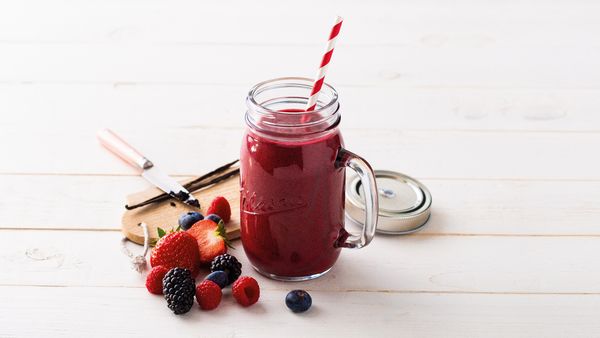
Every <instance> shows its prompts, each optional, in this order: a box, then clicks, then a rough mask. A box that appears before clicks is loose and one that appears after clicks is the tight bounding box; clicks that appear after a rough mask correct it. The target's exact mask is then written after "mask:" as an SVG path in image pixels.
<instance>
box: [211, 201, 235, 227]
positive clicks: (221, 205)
mask: <svg viewBox="0 0 600 338" xmlns="http://www.w3.org/2000/svg"><path fill="white" fill-rule="evenodd" d="M206 214H207V215H210V214H217V215H219V217H221V219H222V220H223V222H225V223H227V222H229V220H230V219H231V206H230V205H229V202H228V201H227V199H226V198H225V197H223V196H217V197H215V199H213V200H212V202H210V206H209V207H208V209H207V210H206Z"/></svg>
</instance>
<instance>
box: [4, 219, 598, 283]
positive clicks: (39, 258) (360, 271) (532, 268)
mask: <svg viewBox="0 0 600 338" xmlns="http://www.w3.org/2000/svg"><path fill="white" fill-rule="evenodd" d="M0 234H2V236H1V238H0V244H1V245H0V264H2V266H3V267H4V268H5V269H6V270H7V271H9V272H15V273H6V274H3V275H0V285H30V286H86V287H94V286H103V287H105V286H111V287H112V286H119V287H128V288H132V287H134V288H143V287H144V285H143V281H144V276H140V275H138V274H137V273H135V272H134V271H131V269H130V264H129V260H128V259H127V257H126V256H125V255H123V253H122V252H121V250H120V243H119V239H120V238H121V234H120V233H118V232H113V231H110V232H106V231H104V232H97V231H39V230H36V231H33V230H2V231H0ZM599 243H600V238H599V237H597V236H594V237H591V236H589V237H588V236H559V237H554V236H516V237H515V236H429V235H424V234H423V235H418V236H412V237H396V236H379V237H377V238H376V239H375V240H374V242H373V245H372V246H369V247H367V248H365V249H363V250H344V251H343V252H342V254H341V256H340V260H339V262H338V264H336V265H335V267H334V269H333V270H332V271H331V273H330V274H329V275H328V276H327V277H326V278H322V279H317V280H314V281H310V282H305V283H302V284H286V283H281V282H275V281H270V280H267V279H265V278H261V277H259V276H258V275H257V273H256V272H254V271H253V270H252V269H251V268H250V265H249V263H248V261H247V259H246V257H245V255H244V253H243V249H242V247H241V243H240V242H239V241H236V242H235V243H234V244H235V247H236V250H235V251H232V253H233V254H234V255H236V256H238V257H240V260H241V261H242V264H243V265H244V267H245V268H244V269H243V272H244V274H248V275H251V276H255V277H256V278H258V279H259V280H260V283H261V285H262V287H263V288H264V289H266V290H288V291H289V290H291V289H290V288H295V287H297V286H298V287H302V288H304V289H306V290H310V291H335V292H338V291H348V292H350V291H357V290H358V291H370V292H384V293H385V292H457V293H519V294H520V293H528V294H600V275H598V274H595V273H590V271H596V270H598V269H599V268H600V262H599V261H598V260H590V259H589V257H594V255H595V250H596V248H597V246H598V245H599ZM131 250H134V251H135V250H140V248H139V247H137V246H135V245H132V246H131ZM392 253H393V254H392ZM490 262H493V264H491V263H490ZM16 272H18V273H16ZM371 276H376V277H371Z"/></svg>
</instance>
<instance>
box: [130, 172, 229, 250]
mask: <svg viewBox="0 0 600 338" xmlns="http://www.w3.org/2000/svg"><path fill="white" fill-rule="evenodd" d="M188 181H189V180H184V181H180V183H181V184H182V185H183V184H185V183H187V182H188ZM161 193H162V191H160V190H159V189H158V188H150V189H146V190H143V191H140V192H137V193H132V194H130V195H128V196H127V204H128V205H134V204H136V203H141V202H144V201H146V200H148V199H150V198H153V197H155V196H158V195H160V194H161ZM193 195H194V196H195V197H196V198H197V199H198V201H199V202H200V207H201V209H200V210H198V208H194V207H191V206H189V205H187V204H184V203H181V202H179V201H175V200H173V199H169V200H167V201H163V202H158V203H154V204H150V205H147V206H143V207H140V208H137V209H133V210H125V211H124V212H123V217H122V218H121V231H122V232H123V234H124V235H125V236H126V237H127V238H129V240H131V241H133V242H135V243H137V244H140V245H143V244H144V231H143V229H142V228H141V227H139V226H138V224H140V223H142V222H143V223H146V225H147V226H148V235H149V240H150V242H151V243H155V242H156V241H158V239H159V237H158V232H157V230H158V228H159V227H160V228H162V229H163V230H165V231H169V230H170V229H176V228H177V227H178V220H179V217H180V216H181V214H183V213H186V212H188V211H200V212H202V213H203V214H204V215H205V216H206V215H208V212H207V210H208V207H209V206H210V203H211V202H212V200H213V199H214V198H215V197H217V196H223V197H225V198H226V199H227V201H228V202H229V205H230V207H231V219H230V220H229V222H227V224H226V226H225V232H226V234H227V238H229V239H236V238H239V237H240V212H239V211H240V183H239V176H237V175H236V176H233V177H231V178H229V179H227V180H225V181H223V182H220V183H219V184H216V185H213V186H210V187H207V188H204V189H201V190H198V191H195V192H193Z"/></svg>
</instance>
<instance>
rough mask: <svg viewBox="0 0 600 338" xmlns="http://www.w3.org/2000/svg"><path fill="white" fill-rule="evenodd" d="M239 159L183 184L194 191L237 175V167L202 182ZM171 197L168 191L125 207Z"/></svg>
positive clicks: (134, 207) (128, 207) (135, 207)
mask: <svg viewBox="0 0 600 338" xmlns="http://www.w3.org/2000/svg"><path fill="white" fill-rule="evenodd" d="M238 161H239V160H235V161H232V162H229V163H227V164H225V165H222V166H220V167H218V168H217V169H215V170H213V171H211V172H209V173H207V174H204V175H202V176H200V177H198V178H196V179H194V180H193V181H190V182H188V183H186V184H184V185H183V186H184V187H185V188H186V189H187V190H188V191H190V192H194V191H196V190H198V189H202V188H205V187H207V186H210V185H213V184H216V183H218V182H221V181H223V180H225V179H227V178H229V177H232V176H235V175H237V174H238V173H239V171H240V169H239V168H238V169H235V170H232V171H230V172H228V173H225V174H223V175H221V176H216V177H214V178H213V179H211V180H209V181H208V182H202V181H204V180H206V179H208V178H210V177H212V176H214V175H216V174H219V173H222V172H224V171H226V170H227V169H229V168H231V166H232V165H234V164H236V163H237V162H238ZM169 198H171V196H169V195H168V194H167V193H162V194H160V195H158V196H155V197H152V198H150V199H148V200H146V201H143V202H140V203H137V204H134V205H125V209H127V210H133V209H137V208H139V207H143V206H146V205H149V204H152V203H158V202H162V201H166V200H168V199H169Z"/></svg>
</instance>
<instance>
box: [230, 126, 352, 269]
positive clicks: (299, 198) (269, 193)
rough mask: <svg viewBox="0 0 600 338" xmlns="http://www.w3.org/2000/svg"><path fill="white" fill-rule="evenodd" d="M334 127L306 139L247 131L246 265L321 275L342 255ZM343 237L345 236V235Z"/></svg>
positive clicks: (338, 141) (341, 174)
mask: <svg viewBox="0 0 600 338" xmlns="http://www.w3.org/2000/svg"><path fill="white" fill-rule="evenodd" d="M341 147H343V140H342V137H341V134H340V132H339V130H338V129H337V127H334V128H333V129H332V130H328V131H324V132H323V133H322V135H320V136H316V137H314V138H311V139H309V140H301V141H299V140H298V139H296V140H295V139H294V138H293V137H286V138H279V139H277V138H271V137H265V136H262V135H258V133H256V132H254V131H252V130H250V129H249V130H248V131H247V132H246V134H245V135H244V139H243V141H242V149H241V157H240V161H241V168H242V170H241V172H240V177H241V180H240V183H241V206H240V209H241V237H242V242H243V246H244V250H245V252H246V255H247V256H248V258H249V259H250V262H251V263H252V264H253V265H254V267H255V268H257V269H258V270H259V271H261V272H262V273H266V274H270V275H275V276H279V277H303V276H309V275H315V274H320V273H322V272H325V271H327V270H328V269H329V268H331V267H332V266H333V264H334V263H335V261H336V260H337V258H338V256H339V254H340V248H339V247H337V246H336V241H337V240H338V238H339V237H340V236H342V237H344V236H343V235H344V234H345V231H344V230H343V229H344V196H345V191H344V190H345V189H344V187H345V184H344V183H345V170H344V168H343V167H338V166H336V157H337V155H338V151H339V150H340V148H341ZM342 240H343V238H342Z"/></svg>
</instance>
